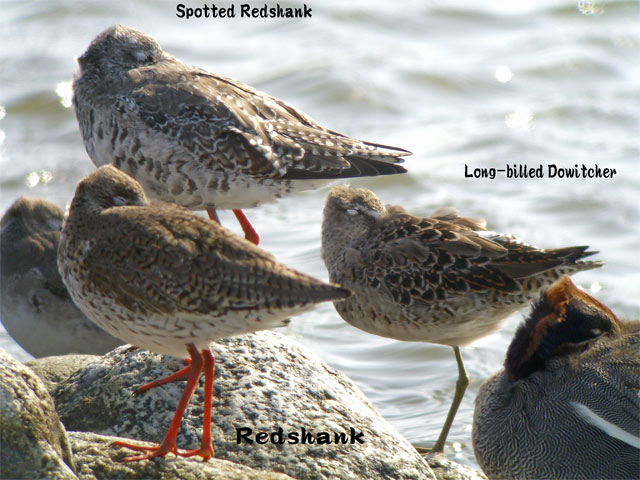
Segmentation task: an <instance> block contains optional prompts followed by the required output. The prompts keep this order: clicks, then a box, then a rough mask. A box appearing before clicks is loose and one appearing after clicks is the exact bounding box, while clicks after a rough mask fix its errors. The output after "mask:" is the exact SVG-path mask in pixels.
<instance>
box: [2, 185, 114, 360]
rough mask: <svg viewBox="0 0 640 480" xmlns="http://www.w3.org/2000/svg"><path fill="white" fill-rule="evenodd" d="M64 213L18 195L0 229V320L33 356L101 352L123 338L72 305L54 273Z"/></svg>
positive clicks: (56, 270)
mask: <svg viewBox="0 0 640 480" xmlns="http://www.w3.org/2000/svg"><path fill="white" fill-rule="evenodd" d="M62 218H63V212H62V210H61V209H60V208H59V207H58V206H57V205H54V204H53V203H51V202H48V201H46V200H44V199H39V198H29V197H20V198H18V199H17V200H16V201H15V202H14V203H13V204H12V205H11V206H10V207H9V209H8V210H7V211H6V212H5V214H4V216H3V217H2V220H1V221H0V227H1V228H2V232H1V233H0V291H1V303H0V319H2V324H3V325H4V327H5V329H6V330H7V332H8V333H9V335H11V337H12V338H13V339H14V340H15V341H16V342H17V343H18V344H19V345H20V346H21V347H22V348H23V349H24V350H26V351H27V352H28V353H30V354H31V355H33V356H34V357H36V358H38V357H47V356H50V355H65V354H68V353H83V354H92V355H103V354H105V353H107V352H108V351H111V350H113V349H114V348H115V347H117V346H118V345H122V343H123V342H122V341H121V340H120V339H118V338H115V337H112V336H111V335H109V334H108V333H107V332H105V331H104V330H101V329H100V328H98V327H97V326H96V325H95V324H94V323H93V322H92V321H90V320H89V319H88V318H87V317H86V316H85V315H83V313H82V312H81V311H80V310H79V309H78V307H76V306H75V304H74V303H73V300H71V297H70V296H69V292H67V287H65V286H64V284H63V283H62V279H61V278H60V273H58V263H57V256H58V242H59V240H60V230H62Z"/></svg>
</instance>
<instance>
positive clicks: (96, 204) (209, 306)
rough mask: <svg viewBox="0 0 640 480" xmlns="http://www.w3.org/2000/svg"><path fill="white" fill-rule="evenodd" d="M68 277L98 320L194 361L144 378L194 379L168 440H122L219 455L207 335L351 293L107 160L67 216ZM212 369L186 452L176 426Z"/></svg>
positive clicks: (150, 451)
mask: <svg viewBox="0 0 640 480" xmlns="http://www.w3.org/2000/svg"><path fill="white" fill-rule="evenodd" d="M58 265H59V269H60V273H61V274H62V279H63V281H64V283H65V284H66V286H67V288H68V289H69V292H70V293H71V296H72V298H73V300H74V301H75V302H76V304H77V305H78V306H79V307H80V309H81V310H82V311H83V312H84V313H85V314H86V315H87V316H88V317H89V318H90V319H91V320H93V321H94V322H95V323H97V324H98V325H99V326H101V327H102V328H104V329H105V330H107V331H108V332H110V333H112V334H113V335H115V336H116V337H119V338H121V339H123V340H125V341H126V342H129V343H131V344H133V345H136V346H138V347H142V348H146V349H148V350H151V351H154V352H157V353H163V354H168V355H173V356H176V357H183V356H184V353H185V349H186V351H187V352H188V353H189V356H190V357H191V364H190V365H189V366H187V367H185V368H184V369H183V370H181V371H180V372H178V373H176V374H175V375H172V376H170V377H168V378H167V379H163V380H158V381H155V382H152V383H151V384H148V385H147V386H145V387H143V390H145V389H147V388H150V387H152V386H157V385H161V384H163V383H166V382H167V381H173V380H177V379H184V378H187V385H186V387H185V390H184V393H183V396H182V398H181V400H180V403H179V405H178V408H177V409H176V414H175V416H174V418H173V420H172V422H171V426H170V427H169V430H168V432H167V434H166V436H165V438H164V440H163V442H162V444H161V445H154V446H152V447H146V446H140V445H136V444H131V443H118V444H119V445H123V446H127V447H129V448H133V449H135V450H139V451H144V452H146V453H145V454H143V455H140V456H137V457H129V458H128V459H127V460H141V459H148V458H153V457H157V456H162V455H165V454H167V453H169V452H173V453H175V454H177V455H183V456H191V455H200V456H201V457H203V458H204V459H208V458H210V457H211V456H212V455H213V445H212V442H211V401H212V395H213V377H214V374H215V361H214V358H213V354H212V353H211V350H210V349H209V342H211V341H213V340H216V339H219V338H223V337H228V336H233V335H240V334H243V333H248V332H254V331H257V330H263V329H267V328H274V327H279V326H282V325H285V324H286V323H288V320H287V319H288V318H289V317H290V316H292V315H296V314H298V313H301V312H303V311H306V310H309V309H310V308H312V307H313V306H314V305H315V304H316V303H319V302H324V301H328V300H334V301H336V300H339V299H341V298H345V297H347V296H348V295H349V291H348V290H345V289H343V288H340V287H337V286H334V285H329V284H325V283H323V282H321V281H319V280H316V279H314V278H312V277H309V276H307V275H304V274H302V273H299V272H297V271H295V270H293V269H290V268H288V267H286V266H284V265H282V264H280V263H278V262H276V261H275V259H274V258H273V257H272V256H271V255H270V254H268V253H267V252H265V251H263V250H261V249H259V248H258V247H256V246H254V245H253V244H251V243H250V242H248V241H246V240H244V239H242V238H240V237H238V236H237V235H235V234H233V233H231V232H230V231H229V230H227V229H225V228H224V227H221V226H220V225H218V224H217V223H215V222H211V221H209V220H207V219H204V218H201V217H199V216H197V215H196V214H194V213H192V212H190V211H188V210H187V209H184V208H182V207H179V206H177V205H173V204H166V203H161V202H158V203H153V204H150V203H149V202H148V201H147V199H146V197H145V194H144V192H143V190H142V187H141V186H140V185H139V184H138V183H137V182H136V181H135V180H134V179H132V178H131V177H129V176H128V175H126V174H124V173H123V172H121V171H120V170H117V169H116V168H115V167H113V166H111V165H108V166H104V167H101V168H99V169H98V170H96V171H95V172H93V173H92V174H90V175H89V176H87V177H86V178H84V179H83V180H82V181H81V182H80V183H79V184H78V187H77V189H76V193H75V196H74V198H73V202H72V203H71V207H70V209H69V215H68V217H67V219H66V220H65V225H64V229H63V231H62V237H61V240H60V247H59V253H58ZM202 369H204V376H205V386H204V388H205V405H204V415H205V416H204V420H203V435H202V444H201V447H200V448H199V449H196V450H190V451H183V450H178V449H177V447H176V434H177V432H178V428H179V426H180V421H181V419H182V415H183V413H184V410H185V408H186V406H187V404H188V402H189V398H190V396H191V394H192V393H193V390H194V389H195V387H196V383H197V381H198V379H199V377H200V372H201V370H202Z"/></svg>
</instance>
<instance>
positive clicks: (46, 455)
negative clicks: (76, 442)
mask: <svg viewBox="0 0 640 480" xmlns="http://www.w3.org/2000/svg"><path fill="white" fill-rule="evenodd" d="M0 378H2V382H1V383H0V430H1V431H2V435H0V478H22V479H26V478H59V479H67V478H69V479H70V478H76V476H75V474H74V472H73V470H74V465H73V459H72V457H71V449H70V447H69V442H68V440H67V436H66V433H65V431H64V428H63V427H62V425H61V423H60V420H59V418H58V414H57V413H56V411H55V408H54V405H53V401H52V399H51V396H50V395H49V393H48V392H47V390H46V387H45V385H44V384H43V383H42V381H40V379H39V378H38V377H37V376H36V374H35V373H33V371H32V370H30V369H29V368H27V367H26V366H24V365H23V364H22V363H20V362H18V361H16V360H14V359H13V358H11V357H10V356H9V355H7V354H6V353H5V352H4V350H0Z"/></svg>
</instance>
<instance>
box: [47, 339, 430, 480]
mask: <svg viewBox="0 0 640 480" xmlns="http://www.w3.org/2000/svg"><path fill="white" fill-rule="evenodd" d="M212 349H213V351H214V353H215V355H216V358H217V372H216V378H215V391H214V401H213V418H212V434H213V443H214V447H215V450H216V457H217V458H219V459H226V460H230V461H232V462H234V463H239V464H242V465H246V466H249V467H252V468H256V469H260V470H267V471H276V472H283V473H286V474H287V475H290V476H292V477H294V478H305V479H325V478H327V479H328V478H331V479H334V478H345V479H346V478H348V479H353V478H363V479H371V478H394V479H431V478H435V477H434V476H433V473H432V472H431V470H430V468H429V467H428V466H427V464H426V463H425V462H424V460H423V459H422V458H421V457H420V455H418V453H417V452H416V451H415V449H414V448H413V447H412V446H411V444H409V442H408V441H407V440H405V439H404V438H402V437H401V436H400V435H399V434H398V433H397V432H396V431H395V430H394V429H393V428H392V427H391V426H390V425H389V424H388V423H387V422H386V421H385V420H384V419H383V418H382V417H381V416H380V414H379V413H378V412H377V411H376V410H375V409H374V408H373V407H372V405H371V404H370V403H369V401H368V400H367V399H366V398H365V397H364V395H363V394H362V393H361V392H360V390H359V389H358V388H357V387H356V386H355V385H354V384H353V383H352V382H351V381H350V380H349V379H348V378H347V377H345V376H344V375H343V374H342V373H340V372H338V371H336V370H334V369H332V368H330V367H328V366H327V365H326V364H324V363H323V362H322V361H320V360H319V359H317V358H316V357H315V356H314V355H312V354H310V353H308V352H306V351H304V350H302V349H301V348H300V347H299V346H298V345H297V344H296V343H295V342H293V341H292V340H291V339H289V338H287V337H285V336H282V335H280V334H278V333H275V332H260V333H257V334H252V335H245V336H242V337H235V338H231V339H225V340H223V341H221V342H219V343H216V344H213V345H212ZM185 353H186V352H185ZM183 366H184V365H183V363H182V362H181V361H180V360H177V359H172V358H171V357H162V356H160V355H156V354H153V353H149V352H147V351H144V350H133V351H132V350H130V349H127V348H118V349H116V350H115V351H113V352H111V353H109V354H107V355H105V356H104V357H101V358H100V359H99V360H98V361H96V362H93V363H90V364H89V365H87V366H85V367H84V368H82V369H81V370H79V371H77V372H76V373H75V374H73V375H72V376H71V377H70V378H69V379H68V380H66V381H64V382H62V383H60V384H59V385H58V386H57V388H56V389H55V392H54V397H55V401H56V405H57V407H58V411H59V414H60V417H61V419H62V422H63V423H64V424H65V426H66V428H67V430H80V431H91V432H96V433H99V434H103V435H113V436H121V437H127V438H133V439H137V440H144V441H154V442H159V441H160V440H162V438H163V436H164V434H165V433H166V430H167V428H168V426H169V422H170V420H171V418H172V416H173V412H174V409H175V407H176V405H177V403H178V400H179V398H180V395H181V393H182V389H183V387H184V382H176V383H173V384H169V385H165V386H162V387H157V388H154V389H152V390H150V391H148V392H146V393H144V394H141V395H134V392H135V391H136V389H137V388H138V387H140V386H141V385H143V384H145V383H147V382H149V381H151V380H154V379H157V378H161V377H164V376H166V375H168V374H170V373H173V372H175V371H176V370H178V369H179V368H181V367H183ZM202 405H203V396H202V389H201V388H198V389H197V391H196V394H195V395H194V397H193V398H192V401H191V402H190V405H189V407H188V408H187V411H186V412H185V418H184V419H183V422H182V428H181V430H180V434H179V436H178V447H179V448H196V447H197V446H199V438H200V432H201V425H202ZM280 428H281V429H282V432H283V433H284V438H285V439H286V438H287V437H286V435H287V434H288V433H294V432H297V433H298V434H299V435H302V433H303V432H302V430H303V429H304V430H305V431H306V432H311V433H313V434H318V433H319V432H328V433H329V434H330V436H331V438H332V439H333V435H334V433H337V434H340V433H344V434H345V437H346V438H347V439H348V443H347V444H341V443H331V444H318V443H311V444H310V443H297V444H289V443H284V444H281V443H271V442H268V443H266V444H259V443H257V442H256V441H255V438H256V437H255V434H256V433H258V432H267V433H268V434H271V433H272V432H278V431H279V429H280ZM238 429H250V430H251V432H252V436H251V437H250V438H251V439H252V440H253V443H249V442H248V441H240V442H238V441H237V440H238V438H237V437H238V431H239V430H238ZM359 434H361V435H359ZM352 437H353V438H354V440H353V442H354V443H351V439H352ZM273 438H274V440H278V439H277V437H276V436H274V437H273ZM359 438H360V439H362V441H363V443H362V444H361V443H360V442H359V441H358V440H357V439H359ZM131 453H133V452H131ZM170 458H171V459H172V460H173V457H170ZM162 461H163V462H164V460H162Z"/></svg>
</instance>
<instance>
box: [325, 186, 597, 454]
mask: <svg viewBox="0 0 640 480" xmlns="http://www.w3.org/2000/svg"><path fill="white" fill-rule="evenodd" d="M587 248H588V247H568V248H559V249H550V250H542V249H538V248H535V247H532V246H529V245H525V244H523V243H520V242H518V241H517V240H515V239H514V238H513V237H509V236H504V235H501V234H497V233H491V232H487V231H486V230H485V222H484V220H482V219H474V218H466V217H461V216H459V215H458V212H457V210H456V209H454V208H443V209H440V210H438V211H437V212H436V213H434V214H433V215H432V216H431V217H430V218H419V217H415V216H413V215H411V214H409V213H407V212H406V211H405V210H404V209H403V208H401V207H398V206H386V207H385V206H384V205H383V204H382V203H381V201H380V200H379V199H378V198H377V197H376V196H375V195H374V194H373V192H371V191H369V190H366V189H358V188H350V187H346V186H338V187H334V188H333V189H332V190H331V191H330V192H329V195H328V196H327V200H326V204H325V208H324V219H323V224H322V256H323V259H324V263H325V265H326V266H327V269H328V270H329V278H330V280H331V281H332V282H336V283H339V284H341V285H342V286H344V287H345V288H349V289H350V290H352V291H353V293H354V294H353V296H352V297H351V298H349V299H348V300H346V301H344V302H342V303H336V304H335V307H336V310H337V311H338V313H339V314H340V316H341V317H342V318H343V319H344V320H346V321H347V322H348V323H350V324H351V325H353V326H355V327H358V328H360V329H362V330H364V331H366V332H369V333H373V334H375V335H381V336H383V337H389V338H395V339H397V340H406V341H414V342H415V341H423V342H429V343H438V344H441V345H449V346H451V347H453V350H454V353H455V357H456V362H457V365H458V381H457V383H456V390H455V395H454V398H453V402H452V404H451V408H450V410H449V414H448V415H447V419H446V421H445V424H444V426H443V428H442V431H441V433H440V436H439V438H438V440H437V441H436V444H435V445H434V447H433V448H432V450H431V451H432V452H442V451H443V450H444V445H445V441H446V438H447V435H448V433H449V429H450V427H451V424H452V422H453V419H454V417H455V414H456V412H457V410H458V406H459V405H460V402H461V401H462V397H463V395H464V392H465V390H466V388H467V385H468V384H469V377H468V376H467V372H466V370H465V368H464V364H463V361H462V356H461V354H460V349H459V347H460V346H463V345H467V344H469V343H471V342H473V341H474V340H476V339H478V338H480V337H483V336H485V335H488V334H489V333H491V332H493V331H494V330H496V329H497V328H498V327H499V326H500V322H501V321H502V320H503V319H504V318H506V317H507V316H508V315H510V314H511V313H513V312H515V311H517V310H519V309H520V308H522V307H523V306H524V305H526V304H528V303H530V302H531V300H532V299H533V298H535V297H536V296H537V294H538V293H539V291H540V290H541V289H542V288H544V287H545V286H548V285H550V284H551V283H553V281H555V280H557V279H558V278H559V277H560V276H562V275H565V274H571V273H575V272H578V271H582V270H589V269H592V268H596V267H599V266H600V265H601V264H600V263H598V262H581V261H579V260H580V259H581V258H584V257H587V256H589V255H592V254H593V253H595V252H588V251H586V250H587Z"/></svg>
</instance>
